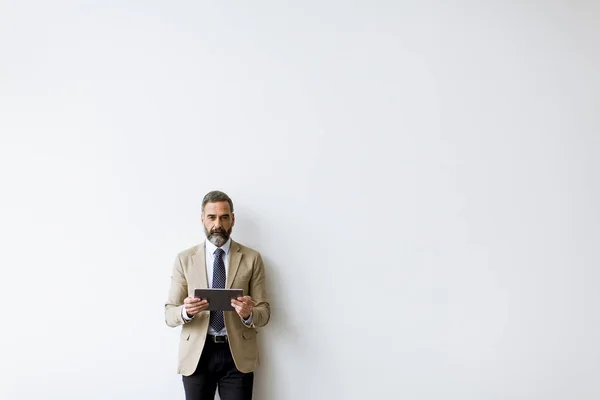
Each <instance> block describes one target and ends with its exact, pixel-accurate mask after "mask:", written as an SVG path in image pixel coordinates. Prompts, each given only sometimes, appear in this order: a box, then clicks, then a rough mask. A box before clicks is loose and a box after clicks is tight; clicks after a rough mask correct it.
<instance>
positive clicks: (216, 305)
mask: <svg viewBox="0 0 600 400" xmlns="http://www.w3.org/2000/svg"><path fill="white" fill-rule="evenodd" d="M243 295H244V290H243V289H194V297H197V298H199V299H202V300H207V301H208V308H207V310H210V311H235V309H234V308H233V307H231V299H237V298H238V297H242V296H243Z"/></svg>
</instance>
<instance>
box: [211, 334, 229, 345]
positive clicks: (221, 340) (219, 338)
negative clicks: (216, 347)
mask: <svg viewBox="0 0 600 400" xmlns="http://www.w3.org/2000/svg"><path fill="white" fill-rule="evenodd" d="M213 342H214V343H227V335H222V336H213Z"/></svg>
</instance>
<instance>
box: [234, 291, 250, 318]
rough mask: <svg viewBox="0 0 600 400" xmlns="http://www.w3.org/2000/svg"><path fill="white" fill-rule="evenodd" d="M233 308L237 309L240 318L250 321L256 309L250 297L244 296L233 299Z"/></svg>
mask: <svg viewBox="0 0 600 400" xmlns="http://www.w3.org/2000/svg"><path fill="white" fill-rule="evenodd" d="M231 306H232V307H233V308H235V312H237V313H238V315H239V316H240V317H242V318H243V319H248V318H249V317H250V314H251V313H252V310H253V309H254V301H253V300H252V297H250V296H242V297H238V298H237V299H232V300H231Z"/></svg>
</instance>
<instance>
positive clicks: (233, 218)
mask: <svg viewBox="0 0 600 400" xmlns="http://www.w3.org/2000/svg"><path fill="white" fill-rule="evenodd" d="M234 225H235V213H231V227H232V228H233V226H234Z"/></svg>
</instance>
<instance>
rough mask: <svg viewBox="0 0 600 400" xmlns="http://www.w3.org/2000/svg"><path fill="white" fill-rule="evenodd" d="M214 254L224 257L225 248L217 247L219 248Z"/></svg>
mask: <svg viewBox="0 0 600 400" xmlns="http://www.w3.org/2000/svg"><path fill="white" fill-rule="evenodd" d="M214 254H215V257H222V256H223V254H225V252H224V251H223V249H220V248H217V249H216V250H215V253H214Z"/></svg>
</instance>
